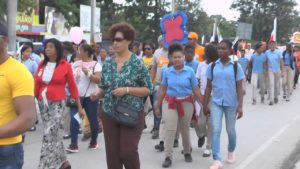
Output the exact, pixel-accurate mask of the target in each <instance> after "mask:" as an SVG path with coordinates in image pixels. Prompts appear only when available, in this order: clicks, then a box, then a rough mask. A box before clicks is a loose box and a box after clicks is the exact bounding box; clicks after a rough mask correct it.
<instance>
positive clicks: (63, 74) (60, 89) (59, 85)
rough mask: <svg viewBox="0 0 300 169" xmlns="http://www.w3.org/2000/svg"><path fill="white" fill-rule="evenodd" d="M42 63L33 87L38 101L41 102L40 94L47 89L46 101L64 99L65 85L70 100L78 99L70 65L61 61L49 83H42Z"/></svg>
mask: <svg viewBox="0 0 300 169" xmlns="http://www.w3.org/2000/svg"><path fill="white" fill-rule="evenodd" d="M44 68H45V66H44V65H43V62H42V63H41V64H40V65H39V67H38V69H37V73H36V75H35V78H34V82H35V87H34V95H35V97H37V98H38V99H39V100H42V92H43V90H44V89H45V87H47V94H46V95H47V99H48V100H55V101H57V100H64V99H66V91H65V88H66V84H68V85H69V90H70V93H71V96H72V98H75V99H77V98H78V97H79V94H78V89H77V85H76V82H75V79H74V76H73V71H72V68H71V65H70V64H69V63H68V62H67V61H66V60H64V59H62V60H61V61H60V62H59V64H58V65H57V66H56V68H55V70H54V72H53V76H52V79H51V81H50V83H48V84H46V83H44V82H43V74H44Z"/></svg>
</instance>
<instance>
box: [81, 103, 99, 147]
mask: <svg viewBox="0 0 300 169" xmlns="http://www.w3.org/2000/svg"><path fill="white" fill-rule="evenodd" d="M81 104H82V107H83V108H84V110H85V113H86V115H87V118H88V119H89V122H90V127H91V144H95V143H97V137H98V130H99V123H98V112H97V110H98V109H97V107H98V100H95V101H92V100H91V99H90V98H89V97H85V98H84V99H83V101H82V103H81Z"/></svg>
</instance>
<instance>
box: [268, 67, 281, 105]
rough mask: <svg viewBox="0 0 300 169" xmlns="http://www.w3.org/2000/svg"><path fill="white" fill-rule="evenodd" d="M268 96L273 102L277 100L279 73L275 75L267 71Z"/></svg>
mask: <svg viewBox="0 0 300 169" xmlns="http://www.w3.org/2000/svg"><path fill="white" fill-rule="evenodd" d="M269 79H270V83H269V94H270V100H271V101H274V98H276V99H278V93H279V86H280V72H278V73H275V72H271V71H269Z"/></svg>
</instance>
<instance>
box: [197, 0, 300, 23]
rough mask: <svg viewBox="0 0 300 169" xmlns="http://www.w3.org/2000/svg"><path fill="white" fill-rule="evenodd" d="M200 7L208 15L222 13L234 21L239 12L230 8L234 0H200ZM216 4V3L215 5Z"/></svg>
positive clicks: (299, 5)
mask: <svg viewBox="0 0 300 169" xmlns="http://www.w3.org/2000/svg"><path fill="white" fill-rule="evenodd" d="M201 1H202V2H201V3H202V7H203V9H204V11H206V12H207V14H208V15H223V17H224V18H226V19H227V20H234V21H236V20H237V19H238V17H239V12H237V11H234V10H232V9H230V6H231V4H232V3H233V1H234V0H201ZM296 2H297V3H298V6H297V8H296V9H297V10H298V11H299V12H300V0H296ZM216 4H218V5H217V6H216Z"/></svg>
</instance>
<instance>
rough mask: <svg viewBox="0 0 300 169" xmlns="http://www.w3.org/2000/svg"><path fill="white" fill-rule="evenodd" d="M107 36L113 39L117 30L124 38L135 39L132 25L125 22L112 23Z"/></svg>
mask: <svg viewBox="0 0 300 169" xmlns="http://www.w3.org/2000/svg"><path fill="white" fill-rule="evenodd" d="M108 32H109V37H110V38H111V39H114V37H115V35H116V33H117V32H121V33H122V34H123V36H124V39H126V40H128V41H131V42H133V41H134V39H135V29H134V28H133V26H132V25H130V24H129V23H126V22H121V23H116V24H113V25H112V26H111V27H110V28H109V31H108Z"/></svg>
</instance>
